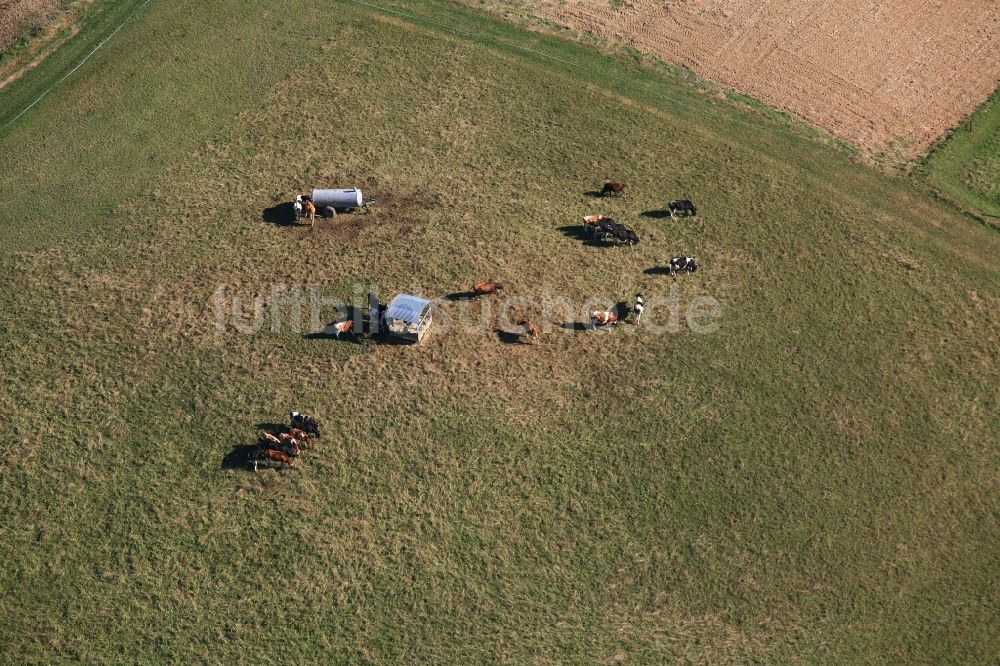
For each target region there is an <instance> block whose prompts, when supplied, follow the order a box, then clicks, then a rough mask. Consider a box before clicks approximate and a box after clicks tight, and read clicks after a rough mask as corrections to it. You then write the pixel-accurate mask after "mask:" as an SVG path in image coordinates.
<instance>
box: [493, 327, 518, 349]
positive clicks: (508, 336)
mask: <svg viewBox="0 0 1000 666" xmlns="http://www.w3.org/2000/svg"><path fill="white" fill-rule="evenodd" d="M496 334H497V339H498V340H500V342H502V343H503V344H505V345H519V344H521V343H522V342H523V337H524V336H522V335H521V334H520V333H515V332H513V331H505V330H503V329H502V328H498V329H496Z"/></svg>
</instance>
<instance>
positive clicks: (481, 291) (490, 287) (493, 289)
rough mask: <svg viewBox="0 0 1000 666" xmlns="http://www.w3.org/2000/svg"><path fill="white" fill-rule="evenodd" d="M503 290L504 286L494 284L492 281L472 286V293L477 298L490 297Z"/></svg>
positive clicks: (497, 283)
mask: <svg viewBox="0 0 1000 666" xmlns="http://www.w3.org/2000/svg"><path fill="white" fill-rule="evenodd" d="M502 289H503V285H502V284H500V283H499V282H494V281H492V280H490V281H489V282H477V283H476V284H474V285H472V293H473V294H475V297H476V298H479V297H480V296H489V295H490V294H495V293H497V292H498V291H500V290H502Z"/></svg>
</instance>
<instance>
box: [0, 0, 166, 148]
mask: <svg viewBox="0 0 1000 666" xmlns="http://www.w3.org/2000/svg"><path fill="white" fill-rule="evenodd" d="M149 3H150V0H143V3H142V4H141V5H139V6H138V7H136V8H135V9H133V10H132V11H131V12H130V13H129V15H128V16H126V17H125V19H124V20H123V21H122V22H121V23H119V24H118V27H117V28H115V29H114V30H112V31H111V34H110V35H108V36H107V37H105V38H104V39H102V40H101V42H100V43H99V44H98V45H97V46H95V47H94V48H93V50H92V51H91V52H90V53H88V54H87V55H85V56H84V57H83V59H82V60H81V61H80V62H78V63H76V65H75V66H74V67H73V69H71V70H69V71H68V72H66V73H65V74H64V75H63V76H62V77H61V78H60V79H59V80H58V81H56V82H55V83H53V84H52V85H51V86H49V87H48V88H46V89H45V91H44V92H43V93H42V94H41V95H39V96H38V97H37V98H36V99H35V101H34V102H32V103H31V104H29V105H28V106H26V107H24V108H23V109H21V112H20V113H18V114H17V115H16V116H14V117H13V118H11V119H10V120H8V121H7V123H6V124H5V125H4V126H3V127H0V132H2V131H4V130H6V129H7V128H8V127H10V126H11V125H13V124H14V121H16V120H17V119H18V118H20V117H21V116H23V115H24V114H26V113H27V112H28V111H30V110H31V108H32V107H33V106H35V105H36V104H38V103H39V102H41V101H42V100H43V99H44V98H45V96H46V95H48V94H49V93H50V92H52V91H53V90H54V89H55V88H56V87H58V86H59V84H60V83H62V82H63V81H65V80H66V79H68V78H69V77H70V76H72V75H73V73H74V72H75V71H76V70H78V69H80V67H82V66H83V63H85V62H87V61H88V60H90V56H92V55H94V54H95V53H97V52H98V51H99V50H100V49H101V47H102V46H104V45H105V44H107V43H108V41H110V39H111V38H112V37H114V36H115V35H117V34H118V31H119V30H121V29H122V28H123V27H125V24H126V23H128V22H129V21H131V20H132V17H133V16H135V15H136V14H137V13H138V12H139V10H141V9H142V8H143V7H145V6H146V5H148V4H149Z"/></svg>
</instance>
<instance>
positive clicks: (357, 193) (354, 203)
mask: <svg viewBox="0 0 1000 666" xmlns="http://www.w3.org/2000/svg"><path fill="white" fill-rule="evenodd" d="M312 200H313V203H314V204H315V205H316V208H318V209H322V208H326V207H327V206H333V207H334V208H361V190H359V189H358V188H356V187H351V188H348V189H345V190H315V189H314V190H313V193H312Z"/></svg>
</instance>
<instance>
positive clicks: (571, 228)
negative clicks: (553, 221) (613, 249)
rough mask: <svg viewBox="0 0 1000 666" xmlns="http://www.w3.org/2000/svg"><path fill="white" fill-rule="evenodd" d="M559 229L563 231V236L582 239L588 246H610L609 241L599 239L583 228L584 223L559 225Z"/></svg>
mask: <svg viewBox="0 0 1000 666" xmlns="http://www.w3.org/2000/svg"><path fill="white" fill-rule="evenodd" d="M558 231H561V232H562V234H563V236H566V237H567V238H572V239H574V240H579V241H582V242H583V244H584V245H586V246H588V247H609V246H610V244H609V243H602V242H601V241H599V240H597V239H596V238H594V237H593V236H591V235H590V233H589V232H588V231H587V230H586V229H584V228H583V225H582V224H567V225H565V226H562V227H559V228H558Z"/></svg>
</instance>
